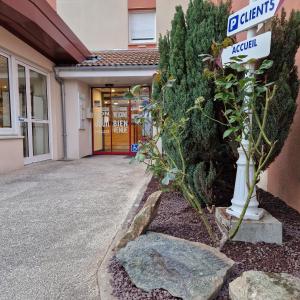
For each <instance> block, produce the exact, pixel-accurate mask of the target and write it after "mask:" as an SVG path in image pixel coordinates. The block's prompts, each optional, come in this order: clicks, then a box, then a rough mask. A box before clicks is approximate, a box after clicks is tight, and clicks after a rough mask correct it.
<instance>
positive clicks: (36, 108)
mask: <svg viewBox="0 0 300 300" xmlns="http://www.w3.org/2000/svg"><path fill="white" fill-rule="evenodd" d="M30 94H31V116H32V119H36V120H48V100H47V77H46V76H45V75H42V74H40V73H38V72H35V71H32V70H30Z"/></svg>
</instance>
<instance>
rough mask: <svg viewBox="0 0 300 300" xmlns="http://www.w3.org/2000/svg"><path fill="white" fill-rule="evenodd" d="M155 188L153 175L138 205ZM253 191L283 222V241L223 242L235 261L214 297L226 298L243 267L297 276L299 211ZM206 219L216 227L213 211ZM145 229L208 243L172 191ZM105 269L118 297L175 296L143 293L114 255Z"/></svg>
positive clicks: (128, 299) (199, 225)
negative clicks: (278, 243) (110, 277)
mask: <svg viewBox="0 0 300 300" xmlns="http://www.w3.org/2000/svg"><path fill="white" fill-rule="evenodd" d="M158 189H159V185H158V182H157V181H156V180H154V179H153V180H152V181H151V182H150V184H149V186H148V189H147V191H146V193H145V195H144V198H143V201H142V203H141V206H142V205H143V203H144V201H145V199H146V198H147V197H148V196H149V195H150V194H151V193H152V192H154V191H156V190H158ZM257 194H258V200H259V202H260V206H261V207H263V208H265V209H266V210H267V211H268V212H270V213H271V214H272V215H273V216H274V217H276V218H277V219H278V220H280V221H281V222H282V223H283V230H284V232H283V241H284V242H283V245H281V246H280V245H275V244H266V243H258V244H255V245H254V244H251V243H244V242H232V241H230V242H227V243H226V244H225V246H224V248H223V249H222V252H223V253H225V254H226V255H227V256H228V257H230V258H231V259H233V260H234V261H235V262H236V264H235V266H234V267H233V270H232V272H231V274H230V276H229V278H228V279H227V282H226V283H225V284H224V286H223V288H222V290H221V291H220V293H219V295H218V297H217V298H216V299H217V300H221V299H222V300H226V299H229V295H228V283H229V282H231V281H232V280H234V279H235V278H237V277H239V276H240V275H241V274H242V273H243V272H244V271H247V270H258V271H265V272H276V273H281V272H285V273H289V274H292V275H294V276H298V277H300V259H299V258H300V214H299V213H298V212H297V211H295V210H294V209H292V208H290V207H288V206H287V205H286V204H285V203H284V202H283V201H281V200H280V199H278V198H276V197H274V196H272V195H271V194H270V193H267V192H265V191H262V190H259V191H258V193H257ZM209 221H210V223H211V224H212V226H214V227H215V228H216V224H215V221H214V217H213V215H210V216H209ZM149 230H151V231H155V232H160V233H165V234H169V235H173V236H175V237H179V238H183V239H186V240H190V241H194V242H201V243H205V244H208V245H211V241H210V239H209V237H208V236H207V233H206V231H205V229H204V227H203V225H202V223H201V221H200V219H199V216H198V215H197V214H196V213H195V212H194V211H193V210H192V208H190V206H189V205H188V204H187V203H186V202H185V200H184V199H183V197H182V196H181V195H180V194H179V193H176V192H169V193H164V194H163V195H162V201H161V205H160V207H159V210H158V215H157V217H156V218H155V219H154V220H153V222H152V223H151V225H150V226H149ZM109 271H110V273H111V274H112V281H111V284H112V288H113V295H114V296H116V297H117V298H118V299H120V300H144V299H153V300H154V299H157V300H158V299H166V300H168V299H170V300H171V299H178V298H175V297H173V296H171V295H170V294H169V293H168V292H167V291H164V290H154V291H152V292H151V293H146V292H144V291H142V290H140V289H138V288H137V287H135V286H134V285H133V284H132V283H131V281H130V278H129V277H128V275H127V273H126V271H125V270H124V268H123V267H122V266H121V265H120V264H119V263H118V261H117V260H116V259H115V258H114V259H113V260H112V262H111V264H110V267H109Z"/></svg>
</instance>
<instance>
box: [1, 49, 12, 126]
mask: <svg viewBox="0 0 300 300" xmlns="http://www.w3.org/2000/svg"><path fill="white" fill-rule="evenodd" d="M10 127H11V111H10V92H9V67H8V58H7V57H5V56H2V55H0V128H10Z"/></svg>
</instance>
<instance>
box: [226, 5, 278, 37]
mask: <svg viewBox="0 0 300 300" xmlns="http://www.w3.org/2000/svg"><path fill="white" fill-rule="evenodd" d="M281 3H282V0H258V1H256V2H254V3H252V4H250V5H248V6H246V7H244V8H243V9H241V10H239V11H237V12H236V13H234V14H232V15H231V16H230V17H229V19H228V26H227V36H233V35H235V34H237V33H239V32H242V31H245V30H247V29H249V28H252V27H254V26H256V25H258V24H259V23H263V22H265V21H266V20H268V19H270V18H272V17H273V16H274V15H275V13H276V11H277V9H278V8H279V6H280V4H281Z"/></svg>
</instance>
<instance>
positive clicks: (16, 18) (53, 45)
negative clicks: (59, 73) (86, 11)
mask: <svg viewBox="0 0 300 300" xmlns="http://www.w3.org/2000/svg"><path fill="white" fill-rule="evenodd" d="M0 25H1V26H3V27H4V28H5V29H7V30H8V31H10V32H12V33H13V34H14V35H16V36H17V37H18V38H20V39H21V40H23V41H24V42H26V43H27V44H29V45H30V46H31V47H33V48H34V49H36V50H37V51H39V52H40V53H42V54H43V55H45V56H46V57H47V58H49V59H50V60H51V61H53V62H55V63H56V64H72V63H80V62H82V61H84V60H85V59H86V58H87V57H88V56H90V55H91V53H90V52H89V51H88V49H87V48H86V47H85V46H84V44H83V43H82V42H81V41H80V40H79V39H78V38H77V37H76V35H75V34H74V33H73V32H72V31H71V29H70V28H69V27H68V26H67V25H66V23H64V21H63V20H62V19H61V18H60V17H59V15H58V14H57V13H56V12H55V10H54V9H53V8H52V7H51V6H50V5H49V4H48V2H47V1H45V0H0Z"/></svg>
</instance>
